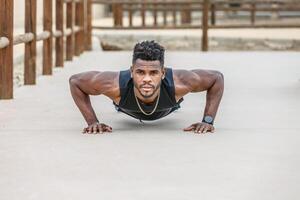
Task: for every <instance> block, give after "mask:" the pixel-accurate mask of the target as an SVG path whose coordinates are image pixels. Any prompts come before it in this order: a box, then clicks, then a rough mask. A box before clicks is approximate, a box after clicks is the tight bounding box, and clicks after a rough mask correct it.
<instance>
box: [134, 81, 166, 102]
mask: <svg viewBox="0 0 300 200" xmlns="http://www.w3.org/2000/svg"><path fill="white" fill-rule="evenodd" d="M133 84H134V87H135V88H136V89H137V91H138V92H139V93H140V95H141V96H142V97H143V98H145V99H149V98H151V97H152V96H153V95H154V94H155V92H156V91H157V90H158V89H159V88H160V86H161V81H160V82H159V84H157V86H156V87H155V86H154V85H150V84H143V85H140V86H139V85H138V84H137V83H135V82H134V81H133ZM145 85H147V86H151V87H152V88H153V92H152V93H150V94H143V93H142V92H141V88H142V87H144V86H145Z"/></svg>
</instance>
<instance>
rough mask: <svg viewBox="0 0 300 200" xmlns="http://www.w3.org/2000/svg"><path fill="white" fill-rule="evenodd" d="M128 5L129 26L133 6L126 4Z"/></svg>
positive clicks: (130, 24) (130, 25)
mask: <svg viewBox="0 0 300 200" xmlns="http://www.w3.org/2000/svg"><path fill="white" fill-rule="evenodd" d="M128 7H129V13H128V16H129V27H132V9H133V6H132V4H128Z"/></svg>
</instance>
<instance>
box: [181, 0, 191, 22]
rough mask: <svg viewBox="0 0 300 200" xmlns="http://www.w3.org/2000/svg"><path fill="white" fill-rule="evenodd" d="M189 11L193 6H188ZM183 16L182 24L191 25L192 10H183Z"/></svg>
mask: <svg viewBox="0 0 300 200" xmlns="http://www.w3.org/2000/svg"><path fill="white" fill-rule="evenodd" d="M186 7H187V8H188V9H190V8H191V4H188V3H187V4H186ZM180 15H181V24H190V23H191V11H190V10H182V11H181V12H180Z"/></svg>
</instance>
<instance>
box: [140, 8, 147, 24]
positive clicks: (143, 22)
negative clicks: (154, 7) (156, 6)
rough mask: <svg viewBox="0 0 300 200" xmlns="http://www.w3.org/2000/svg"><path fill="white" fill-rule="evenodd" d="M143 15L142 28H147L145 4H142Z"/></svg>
mask: <svg viewBox="0 0 300 200" xmlns="http://www.w3.org/2000/svg"><path fill="white" fill-rule="evenodd" d="M141 15H142V27H145V26H146V22H145V18H146V17H145V4H144V3H142V8H141Z"/></svg>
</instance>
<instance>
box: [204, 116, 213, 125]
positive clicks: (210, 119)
mask: <svg viewBox="0 0 300 200" xmlns="http://www.w3.org/2000/svg"><path fill="white" fill-rule="evenodd" d="M213 120H214V119H213V118H212V117H211V116H205V117H204V121H205V122H207V123H212V122H213Z"/></svg>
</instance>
